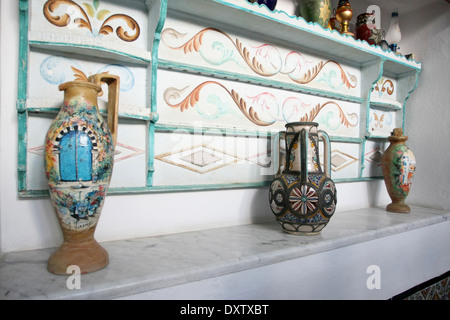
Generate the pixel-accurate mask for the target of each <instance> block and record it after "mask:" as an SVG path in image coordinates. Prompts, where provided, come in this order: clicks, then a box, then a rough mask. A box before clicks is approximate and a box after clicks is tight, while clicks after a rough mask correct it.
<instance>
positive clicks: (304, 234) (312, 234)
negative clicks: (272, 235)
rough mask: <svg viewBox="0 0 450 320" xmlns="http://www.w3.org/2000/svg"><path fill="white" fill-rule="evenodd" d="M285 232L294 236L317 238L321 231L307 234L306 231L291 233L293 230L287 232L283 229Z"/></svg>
mask: <svg viewBox="0 0 450 320" xmlns="http://www.w3.org/2000/svg"><path fill="white" fill-rule="evenodd" d="M283 231H284V232H286V233H288V234H293V235H294V236H315V235H318V234H319V233H320V231H316V232H305V231H291V230H286V229H283Z"/></svg>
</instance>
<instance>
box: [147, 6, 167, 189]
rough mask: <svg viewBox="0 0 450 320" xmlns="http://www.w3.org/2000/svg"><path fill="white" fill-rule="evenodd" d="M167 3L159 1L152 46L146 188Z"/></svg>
mask: <svg viewBox="0 0 450 320" xmlns="http://www.w3.org/2000/svg"><path fill="white" fill-rule="evenodd" d="M167 1H168V0H161V1H160V7H159V20H158V24H157V26H156V29H155V33H154V39H153V46H152V65H151V88H150V92H151V97H150V101H151V102H150V110H151V121H150V123H149V126H148V163H147V187H149V186H152V185H153V173H154V172H155V143H154V141H155V123H156V121H158V118H159V116H158V107H157V93H158V92H157V85H158V62H159V61H158V51H159V43H160V40H161V31H162V29H163V27H164V24H165V22H166V17H167Z"/></svg>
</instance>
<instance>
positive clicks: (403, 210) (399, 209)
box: [386, 203, 411, 213]
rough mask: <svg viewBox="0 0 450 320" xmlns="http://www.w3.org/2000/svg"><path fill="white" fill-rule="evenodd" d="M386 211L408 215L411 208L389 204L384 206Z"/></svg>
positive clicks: (405, 205)
mask: <svg viewBox="0 0 450 320" xmlns="http://www.w3.org/2000/svg"><path fill="white" fill-rule="evenodd" d="M386 211H389V212H397V213H409V212H411V208H410V207H409V206H408V205H407V204H404V203H390V204H388V205H387V206H386Z"/></svg>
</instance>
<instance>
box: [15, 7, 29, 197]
mask: <svg viewBox="0 0 450 320" xmlns="http://www.w3.org/2000/svg"><path fill="white" fill-rule="evenodd" d="M19 10H20V11H19V20H20V30H19V74H18V84H17V87H18V89H17V104H16V106H17V118H18V119H17V120H18V159H17V179H18V183H17V188H18V191H19V192H22V191H24V190H26V188H27V118H28V115H27V112H26V99H27V82H28V81H27V78H28V51H29V48H28V10H29V8H28V0H20V2H19Z"/></svg>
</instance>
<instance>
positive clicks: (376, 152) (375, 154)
mask: <svg viewBox="0 0 450 320" xmlns="http://www.w3.org/2000/svg"><path fill="white" fill-rule="evenodd" d="M382 157H383V153H382V152H381V149H380V148H375V149H373V150H372V151H369V152H367V153H366V154H365V159H366V161H368V162H370V163H373V164H374V165H376V166H377V167H379V166H381V158H382Z"/></svg>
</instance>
